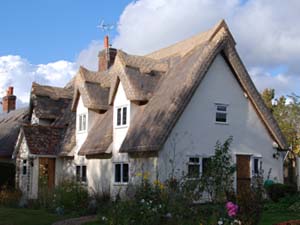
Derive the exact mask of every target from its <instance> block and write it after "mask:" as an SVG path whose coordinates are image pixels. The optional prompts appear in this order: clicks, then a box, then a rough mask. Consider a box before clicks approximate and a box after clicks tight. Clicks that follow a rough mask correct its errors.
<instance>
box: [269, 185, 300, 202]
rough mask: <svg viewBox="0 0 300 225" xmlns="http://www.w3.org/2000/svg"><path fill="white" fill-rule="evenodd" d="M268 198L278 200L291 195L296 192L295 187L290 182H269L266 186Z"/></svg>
mask: <svg viewBox="0 0 300 225" xmlns="http://www.w3.org/2000/svg"><path fill="white" fill-rule="evenodd" d="M266 190H267V193H268V196H269V198H270V199H271V200H272V201H274V202H278V201H279V199H280V198H283V197H286V196H291V195H294V194H296V193H297V187H296V186H294V185H290V184H279V183H275V184H271V185H269V186H268V187H266Z"/></svg>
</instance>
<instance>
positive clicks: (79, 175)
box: [76, 166, 87, 182]
mask: <svg viewBox="0 0 300 225" xmlns="http://www.w3.org/2000/svg"><path fill="white" fill-rule="evenodd" d="M86 180H87V179H86V166H76V181H77V182H86Z"/></svg>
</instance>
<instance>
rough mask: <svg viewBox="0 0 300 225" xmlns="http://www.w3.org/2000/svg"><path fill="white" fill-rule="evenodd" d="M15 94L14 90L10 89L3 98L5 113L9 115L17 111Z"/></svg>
mask: <svg viewBox="0 0 300 225" xmlns="http://www.w3.org/2000/svg"><path fill="white" fill-rule="evenodd" d="M13 94H14V88H13V87H12V86H10V87H8V88H7V90H6V96H4V97H3V98H2V107H3V112H6V113H9V112H10V111H12V110H15V109H16V98H17V97H16V96H15V95H13Z"/></svg>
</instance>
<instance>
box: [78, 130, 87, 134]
mask: <svg viewBox="0 0 300 225" xmlns="http://www.w3.org/2000/svg"><path fill="white" fill-rule="evenodd" d="M85 133H87V130H81V131H79V130H78V131H77V134H85Z"/></svg>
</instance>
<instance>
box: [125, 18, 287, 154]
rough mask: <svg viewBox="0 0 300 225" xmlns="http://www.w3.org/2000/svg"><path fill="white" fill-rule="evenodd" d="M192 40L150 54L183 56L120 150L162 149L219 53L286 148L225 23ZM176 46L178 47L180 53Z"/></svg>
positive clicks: (141, 112)
mask: <svg viewBox="0 0 300 225" xmlns="http://www.w3.org/2000/svg"><path fill="white" fill-rule="evenodd" d="M190 40H192V44H191V45H189V44H188V42H189V40H187V41H184V44H182V43H178V44H177V45H174V46H172V47H171V48H166V49H163V50H162V51H161V52H159V51H158V52H156V53H153V54H150V55H148V56H149V57H151V56H152V57H155V58H156V59H157V58H160V57H163V58H165V57H167V56H170V55H171V56H173V55H174V54H175V55H176V56H178V55H180V58H179V59H177V60H178V61H177V63H176V64H174V66H172V67H171V68H170V69H169V70H168V72H167V73H166V75H165V76H164V79H162V80H161V81H160V84H159V89H157V90H156V92H155V94H154V95H153V97H152V98H151V100H150V101H149V103H148V104H146V105H145V106H142V107H140V108H139V112H136V115H135V117H134V118H132V121H131V125H130V127H129V130H128V133H127V135H126V138H125V140H124V142H123V144H122V146H121V149H120V151H121V152H136V151H158V150H160V149H161V148H162V146H163V144H164V142H165V141H166V139H167V137H168V135H169V134H170V132H171V130H172V128H173V127H174V126H175V124H176V122H177V120H178V118H179V117H180V115H181V114H182V112H183V111H184V109H185V107H186V105H187V104H188V102H189V101H190V99H191V97H192V96H193V93H194V92H195V90H196V88H197V87H198V86H199V84H200V82H201V81H202V79H203V77H204V75H205V74H206V71H207V70H208V68H209V66H210V65H211V64H212V62H213V60H214V58H215V57H216V56H217V55H218V54H219V53H222V54H223V55H224V57H225V58H227V60H228V62H229V64H230V65H231V66H232V68H233V70H234V72H235V74H236V76H237V78H238V80H239V82H240V83H241V86H242V88H243V89H244V91H245V92H246V93H247V94H248V96H249V98H250V100H251V102H252V104H253V105H254V107H255V109H256V110H257V112H258V114H259V115H260V117H261V119H262V121H263V122H264V124H265V125H266V127H267V129H268V131H269V132H270V134H271V135H272V137H273V138H274V139H275V140H276V141H277V142H278V144H279V146H280V147H281V148H282V149H285V148H287V144H286V141H285V138H284V136H283V134H282V133H281V131H280V129H279V127H278V124H277V123H276V121H275V119H274V118H273V116H272V114H271V112H270V111H269V110H268V109H267V107H266V106H265V104H264V102H263V100H262V98H261V96H260V94H259V92H258V91H257V90H256V88H255V86H254V84H253V82H252V80H251V78H250V76H249V74H248V72H247V70H246V69H245V67H244V65H243V63H242V62H241V60H240V58H239V56H238V54H237V52H236V49H235V42H234V40H233V38H232V35H231V33H230V32H229V30H228V27H227V25H226V24H225V22H224V21H222V22H220V23H219V24H218V25H217V26H216V27H214V28H213V29H212V30H210V31H208V32H206V33H204V34H200V35H199V36H198V38H197V37H194V38H192V39H190ZM197 41H198V42H197ZM186 45H187V46H190V47H189V48H184V49H182V46H186ZM192 46H193V47H192ZM174 49H178V54H177V53H176V51H175V50H174Z"/></svg>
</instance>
